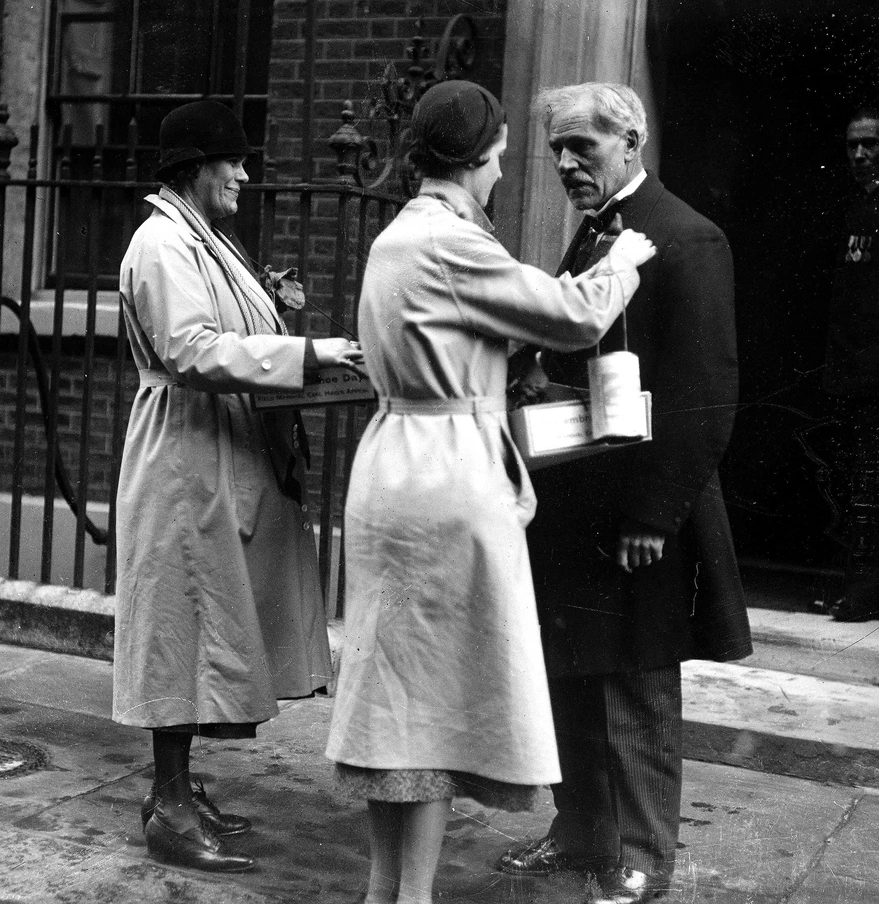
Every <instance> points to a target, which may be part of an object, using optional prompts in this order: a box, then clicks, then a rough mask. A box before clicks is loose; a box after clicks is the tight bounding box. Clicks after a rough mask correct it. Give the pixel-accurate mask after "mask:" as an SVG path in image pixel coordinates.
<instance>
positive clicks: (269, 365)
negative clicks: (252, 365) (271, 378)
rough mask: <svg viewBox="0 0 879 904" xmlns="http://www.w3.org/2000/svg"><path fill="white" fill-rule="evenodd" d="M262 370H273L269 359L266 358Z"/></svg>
mask: <svg viewBox="0 0 879 904" xmlns="http://www.w3.org/2000/svg"><path fill="white" fill-rule="evenodd" d="M262 369H263V370H271V369H272V362H271V361H269V359H268V358H266V359H265V361H263V362H262Z"/></svg>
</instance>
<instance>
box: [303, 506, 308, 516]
mask: <svg viewBox="0 0 879 904" xmlns="http://www.w3.org/2000/svg"><path fill="white" fill-rule="evenodd" d="M307 511H308V505H303V506H302V512H303V514H304V513H305V512H307Z"/></svg>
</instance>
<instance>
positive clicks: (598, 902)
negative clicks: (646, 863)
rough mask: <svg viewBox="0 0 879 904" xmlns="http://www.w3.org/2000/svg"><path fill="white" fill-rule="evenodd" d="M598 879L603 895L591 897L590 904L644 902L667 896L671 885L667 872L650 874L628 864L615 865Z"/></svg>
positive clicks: (640, 903) (636, 903)
mask: <svg viewBox="0 0 879 904" xmlns="http://www.w3.org/2000/svg"><path fill="white" fill-rule="evenodd" d="M598 881H599V883H600V885H601V895H600V896H599V897H597V898H591V899H590V900H589V902H588V904H643V902H644V901H655V900H657V899H659V898H663V897H665V895H666V894H667V893H668V889H669V886H670V885H671V879H670V877H669V876H668V875H667V874H665V873H656V874H653V875H650V874H648V873H642V872H641V871H640V870H637V869H632V868H631V867H628V866H615V867H613V868H612V869H609V870H607V871H606V872H605V873H604V874H603V875H601V876H600V877H599V880H598ZM584 904H586V902H584Z"/></svg>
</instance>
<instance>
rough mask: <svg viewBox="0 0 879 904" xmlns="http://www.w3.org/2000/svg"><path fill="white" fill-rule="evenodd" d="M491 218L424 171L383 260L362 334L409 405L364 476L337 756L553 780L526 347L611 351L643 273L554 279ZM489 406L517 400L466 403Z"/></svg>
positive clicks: (383, 429)
mask: <svg viewBox="0 0 879 904" xmlns="http://www.w3.org/2000/svg"><path fill="white" fill-rule="evenodd" d="M490 229H491V226H490V224H489V223H488V220H487V219H486V218H485V216H484V214H483V213H482V210H481V209H480V208H479V207H478V205H477V204H476V202H475V201H474V200H473V198H472V197H471V196H470V195H469V193H467V192H466V191H465V190H463V189H461V188H460V187H458V186H456V185H454V184H451V183H447V182H440V181H437V180H425V183H424V185H423V187H422V193H421V195H420V196H419V197H418V198H416V199H415V200H414V201H411V202H410V203H409V204H407V205H406V207H405V208H404V209H403V210H402V211H401V213H400V214H399V216H398V217H397V218H396V219H395V220H394V222H393V223H392V224H391V225H390V226H389V227H388V228H387V229H386V230H385V231H384V232H383V233H382V234H381V235H380V236H379V238H378V239H377V241H376V242H375V244H374V245H373V247H372V250H371V252H370V256H369V261H368V264H367V267H366V273H365V277H364V283H363V292H362V295H361V302H360V315H359V328H360V340H361V343H362V346H363V350H364V354H365V356H366V364H367V368H368V370H369V375H370V377H371V379H372V381H373V383H374V385H375V386H376V388H377V390H378V393H379V396H380V397H386V398H387V397H389V398H390V399H391V402H390V403H380V409H379V413H378V414H377V415H376V416H375V417H374V418H373V420H372V421H371V423H370V424H369V425H368V427H367V430H366V433H365V434H364V436H363V439H362V440H361V443H360V446H359V448H358V450H357V456H356V459H355V462H354V468H353V473H352V476H351V483H350V491H349V495H348V501H347V506H346V510H345V542H346V546H345V550H346V566H347V584H346V587H347V603H346V617H345V622H346V624H345V629H346V631H345V634H346V637H345V645H344V649H343V653H342V665H341V674H340V678H339V685H338V690H337V696H336V702H335V707H334V712H333V720H332V727H331V730H330V739H329V745H328V748H327V755H328V756H329V757H330V758H331V759H333V760H336V761H337V762H342V763H347V764H349V765H353V766H362V767H369V768H381V769H444V770H453V771H463V772H469V773H474V774H476V775H480V776H485V777H487V778H491V779H496V780H500V781H505V782H509V783H514V784H525V785H538V784H546V783H551V782H557V781H559V780H560V775H559V766H558V759H557V755H556V746H555V738H554V733H553V725H552V717H551V713H550V705H549V695H548V691H547V686H546V675H545V670H544V664H543V655H542V651H541V645H540V633H539V629H538V624H537V616H536V612H535V603H534V593H533V589H532V583H531V569H530V564H529V561H528V551H527V547H526V544H525V526H526V525H527V524H528V522H529V521H530V520H531V518H532V516H533V514H534V510H535V500H534V494H533V492H532V489H531V482H530V480H529V478H528V474H527V472H526V471H525V468H524V465H523V463H522V460H521V458H520V456H519V454H518V452H517V451H516V449H515V448H514V446H513V444H512V441H511V439H510V434H509V430H508V426H507V417H506V412H505V411H504V410H503V400H504V396H505V391H506V379H507V352H508V339H515V340H519V341H522V342H533V343H539V344H541V345H547V346H550V347H553V348H558V349H561V350H565V351H572V350H575V349H578V348H582V347H584V346H587V345H592V344H594V343H595V341H596V340H597V339H598V338H600V336H601V335H602V334H603V332H604V331H605V330H606V329H607V327H609V326H610V324H611V323H612V322H613V320H614V319H615V318H616V317H617V315H618V314H619V312H620V311H621V309H622V306H623V303H624V299H625V300H628V298H630V297H631V294H632V292H633V291H634V290H635V288H637V285H638V276H637V272H636V271H635V269H634V268H630V269H626V270H624V271H623V272H621V273H617V274H613V275H611V274H609V272H607V266H606V264H604V263H602V264H600V265H598V267H596V268H594V270H593V271H590V274H591V275H593V276H594V277H595V278H594V279H592V280H591V281H589V280H586V281H583V282H580V283H576V284H575V283H574V282H573V281H571V280H570V278H567V279H561V280H557V279H553V278H551V277H549V276H547V275H546V274H545V273H543V272H541V271H539V270H537V269H535V268H533V267H529V266H525V265H521V264H519V263H517V262H516V261H515V260H514V259H513V258H512V257H510V255H509V254H508V253H507V252H506V251H505V250H504V248H503V246H502V245H501V244H500V243H499V242H497V241H496V240H495V239H494V238H493V237H492V236H491V235H490V232H489V231H488V230H490ZM602 267H604V268H605V270H604V271H602V272H603V273H604V274H605V275H600V274H599V271H600V270H601V268H602ZM471 397H487V398H489V399H492V400H495V402H496V403H498V402H499V404H500V407H501V410H496V406H492V405H491V404H489V405H488V407H495V410H493V411H491V412H486V413H480V414H476V415H474V414H471V413H453V412H450V411H448V408H449V404H448V401H447V400H449V399H464V398H471ZM400 399H403V400H409V401H410V403H411V402H412V401H415V402H416V404H415V406H414V407H415V408H416V410H417V412H418V413H414V412H412V410H411V409H412V405H411V404H410V406H409V408H410V410H409V412H406V413H397V412H396V411H395V410H394V409H395V407H397V406H400V403H399V402H398V401H396V400H400ZM418 402H420V403H421V404H417V403H418ZM424 403H427V409H434V410H433V411H432V412H431V413H425V412H426V410H427V409H425V408H424V407H423V406H424ZM388 406H389V407H390V410H389V411H388V410H383V407H384V408H387V407H388ZM401 407H402V406H401Z"/></svg>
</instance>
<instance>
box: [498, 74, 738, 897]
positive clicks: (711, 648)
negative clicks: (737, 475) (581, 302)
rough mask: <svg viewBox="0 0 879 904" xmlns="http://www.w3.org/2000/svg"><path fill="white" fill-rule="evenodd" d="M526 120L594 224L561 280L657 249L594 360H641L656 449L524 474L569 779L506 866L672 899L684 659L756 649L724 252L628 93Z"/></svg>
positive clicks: (585, 91)
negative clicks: (731, 470) (682, 193)
mask: <svg viewBox="0 0 879 904" xmlns="http://www.w3.org/2000/svg"><path fill="white" fill-rule="evenodd" d="M535 108H536V109H537V110H538V112H539V113H540V114H542V115H543V117H544V122H545V125H546V128H547V134H548V139H549V146H550V149H551V150H552V153H553V156H554V158H555V165H556V169H557V172H558V174H559V177H560V178H561V180H562V184H563V185H564V187H565V190H566V192H567V195H568V198H569V199H570V201H571V203H572V204H573V205H574V206H575V207H576V208H577V209H578V210H582V211H584V213H585V214H586V215H585V216H584V218H583V223H582V225H581V226H580V228H579V229H578V231H577V234H576V236H575V237H574V240H573V242H572V243H571V246H570V247H569V248H568V250H567V252H566V254H565V256H564V259H563V260H562V264H561V267H560V268H559V272H560V273H561V272H565V271H568V272H570V273H571V274H578V273H581V272H583V271H584V270H586V269H588V268H589V267H590V266H591V265H592V264H593V263H594V261H595V259H596V257H597V256H601V255H603V254H605V253H606V250H607V248H606V246H607V241H606V240H607V238H608V237H609V236H610V235H612V233H613V232H615V231H617V230H618V229H620V228H622V227H625V228H629V227H631V228H633V229H637V230H638V231H642V232H645V233H646V234H647V235H648V237H649V238H650V239H651V240H652V241H653V242H654V244H655V245H656V248H657V254H656V256H655V257H654V258H653V259H652V260H650V261H648V262H647V263H646V264H645V265H644V266H643V267H642V268H641V273H640V275H641V285H640V288H639V289H638V291H637V292H636V293H635V295H634V297H633V298H632V301H631V302H630V304H629V308H628V310H627V312H626V322H627V334H628V335H627V339H626V329H625V328H624V323H623V322H622V321H623V318H622V317H621V318H619V319H618V320H617V322H616V323H615V324H614V325H613V326H612V327H611V329H610V331H609V332H608V334H607V336H606V337H605V338H604V339H603V340H602V342H601V352H602V353H607V352H614V351H619V350H622V349H623V348H624V346H625V344H626V342H627V347H628V349H629V351H631V352H634V353H635V354H636V355H637V356H638V358H639V360H640V369H641V382H642V387H643V389H645V390H649V391H650V392H651V393H652V394H653V412H654V421H653V440H652V441H651V442H647V443H643V444H641V445H638V446H632V447H629V448H627V449H618V450H615V451H612V452H608V453H604V454H602V455H598V456H594V457H592V458H587V459H580V460H579V461H576V462H571V463H568V464H564V465H558V466H555V467H551V468H547V469H545V470H542V471H537V472H536V473H535V474H534V486H535V490H536V492H537V498H538V511H537V517H536V518H535V520H534V522H533V524H532V528H530V529H529V536H528V542H529V551H530V554H531V560H532V568H533V571H534V581H535V588H536V591H537V601H538V607H539V609H540V622H541V629H542V632H543V644H544V653H545V657H546V663H547V670H548V672H549V676H550V694H551V697H552V704H553V717H554V721H555V727H556V736H557V740H558V746H559V758H560V761H561V767H562V783H561V784H560V785H556V786H554V788H553V792H554V799H555V805H556V809H557V811H558V814H557V816H556V818H555V820H554V821H553V824H552V826H551V827H550V828H549V831H548V833H547V835H546V836H545V837H544V838H542V839H540V840H539V841H538V842H536V843H534V844H532V845H529V846H528V847H526V848H524V849H522V850H518V851H510V852H509V853H507V854H506V855H505V856H504V857H502V858H501V860H500V861H499V863H498V868H499V869H501V870H502V871H504V872H507V873H511V874H514V875H531V876H534V875H545V874H547V873H550V872H553V871H555V870H558V869H565V868H573V869H580V870H582V871H584V872H585V871H587V870H590V871H594V872H596V873H597V874H598V877H599V882H600V885H601V888H602V895H601V897H600V898H599V899H598V901H599V902H602V904H636V902H643V901H648V900H651V899H653V898H655V897H660V896H662V895H663V894H665V892H666V891H667V890H668V887H669V884H670V881H671V876H672V871H673V870H674V863H675V849H676V845H677V840H678V824H679V819H680V796H681V772H682V715H681V670H680V663H681V661H683V660H685V659H690V658H703V659H718V660H729V659H738V658H741V657H743V656H746V655H748V654H749V653H750V652H751V644H750V634H749V630H748V621H747V614H746V611H745V604H744V598H743V594H742V588H741V582H740V580H739V574H738V568H737V565H736V558H735V553H734V550H733V545H732V539H731V536H730V531H729V523H728V521H727V515H726V509H725V506H724V501H723V497H722V495H721V490H720V483H719V481H718V476H717V466H718V463H719V461H720V459H721V456H722V455H723V453H724V450H725V449H726V445H727V442H728V440H729V435H730V431H731V428H732V423H733V417H734V414H735V406H736V401H737V362H736V338H735V322H734V310H733V268H732V256H731V254H730V248H729V244H728V242H727V240H726V237H725V236H724V234H723V233H722V232H721V230H720V229H718V228H717V226H715V225H714V224H713V223H711V222H710V221H708V220H707V219H705V217H703V216H701V215H700V214H698V213H697V212H696V211H695V210H693V209H692V208H691V207H689V206H688V205H686V204H685V203H684V202H683V201H681V200H680V199H679V198H676V197H675V196H674V195H673V194H671V192H669V191H667V190H666V189H665V188H664V187H663V185H662V183H661V182H660V181H659V179H657V178H656V176H655V175H653V174H651V173H647V172H645V170H644V167H643V164H642V161H641V151H642V149H643V147H644V144H645V142H646V141H647V124H646V118H645V113H644V107H643V104H642V103H641V101H640V99H639V98H638V96H637V95H636V94H635V92H634V91H632V90H631V88H628V87H626V86H624V85H613V84H599V83H589V84H585V85H575V86H571V87H568V88H559V89H552V90H549V91H545V92H543V93H542V94H541V95H540V96H539V97H538V99H537V101H536V102H535ZM524 357H525V358H526V359H528V358H529V356H528V355H527V354H526V355H525V356H524ZM530 358H531V360H530V361H528V360H526V362H525V363H524V364H523V365H522V372H523V373H524V374H526V376H524V377H523V379H524V380H525V381H527V380H528V376H527V372H528V371H529V368H530V367H531V366H532V362H533V360H534V356H533V355H531V356H530ZM588 359H589V355H587V354H583V353H579V352H576V353H573V354H556V353H553V352H549V351H547V350H544V351H543V352H542V353H541V355H540V361H541V364H542V365H543V368H544V369H545V371H546V374H547V376H548V377H549V379H550V380H552V381H554V382H556V383H564V384H568V385H574V386H580V387H586V386H588V378H587V365H588ZM520 363H521V362H520Z"/></svg>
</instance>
